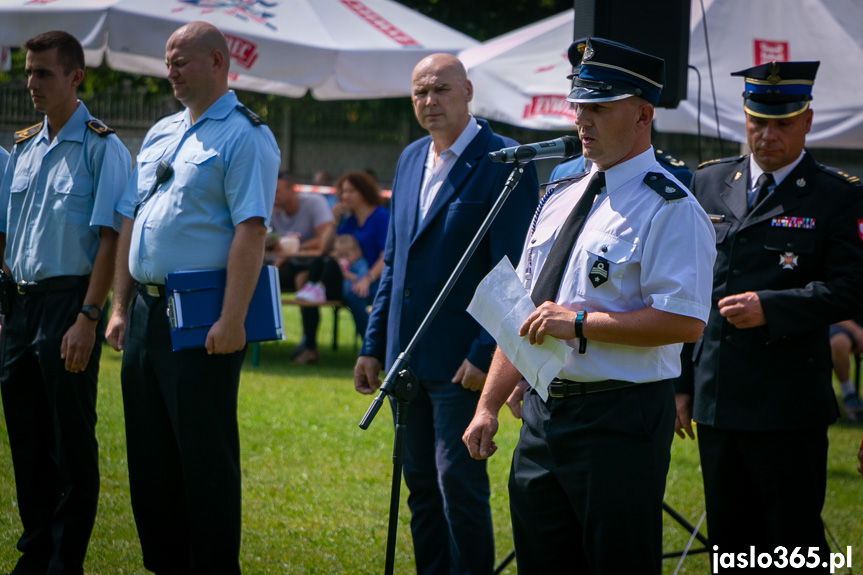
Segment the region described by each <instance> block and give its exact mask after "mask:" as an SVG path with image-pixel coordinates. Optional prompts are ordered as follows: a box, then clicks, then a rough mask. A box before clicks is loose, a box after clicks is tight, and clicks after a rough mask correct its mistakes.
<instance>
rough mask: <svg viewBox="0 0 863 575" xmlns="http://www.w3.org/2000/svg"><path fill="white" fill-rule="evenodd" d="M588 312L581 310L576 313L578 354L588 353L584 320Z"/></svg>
mask: <svg viewBox="0 0 863 575" xmlns="http://www.w3.org/2000/svg"><path fill="white" fill-rule="evenodd" d="M586 317H587V312H586V311H584V310H582V309H580V310H578V311H577V312H575V337H577V338H578V353H584V352H585V351H587V338H586V337H584V319H585V318H586Z"/></svg>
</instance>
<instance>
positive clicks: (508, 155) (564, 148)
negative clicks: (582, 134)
mask: <svg viewBox="0 0 863 575" xmlns="http://www.w3.org/2000/svg"><path fill="white" fill-rule="evenodd" d="M580 152H581V145H580V144H579V140H578V138H575V137H573V136H563V137H562V138H557V139H556V140H548V141H547V142H538V143H536V144H524V145H523V146H513V147H511V148H504V149H502V150H500V151H499V152H491V153H490V154H489V155H488V159H489V160H491V161H492V162H504V163H506V164H511V163H512V162H518V163H520V164H525V163H527V162H530V161H532V160H543V159H545V158H571V157H573V156H576V155H578V154H579V153H580Z"/></svg>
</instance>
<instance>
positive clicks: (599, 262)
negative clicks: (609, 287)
mask: <svg viewBox="0 0 863 575" xmlns="http://www.w3.org/2000/svg"><path fill="white" fill-rule="evenodd" d="M608 268H609V265H608V260H607V259H605V258H603V257H597V258H596V261H595V262H593V266H591V268H590V273H588V274H587V279H589V280H590V283H592V284H593V287H595V288H597V287H599V286H601V285H602V284H604V283H605V282H607V281H608Z"/></svg>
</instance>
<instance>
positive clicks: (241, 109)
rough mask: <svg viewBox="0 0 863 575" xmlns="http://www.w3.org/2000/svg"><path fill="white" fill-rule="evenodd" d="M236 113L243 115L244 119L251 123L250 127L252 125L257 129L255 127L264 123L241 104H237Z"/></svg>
mask: <svg viewBox="0 0 863 575" xmlns="http://www.w3.org/2000/svg"><path fill="white" fill-rule="evenodd" d="M237 111H238V112H240V113H241V114H242V115H244V116H245V117H247V118H248V119H249V121H250V122H251V123H252V125H253V126H256V127H257V126H261V125H263V124H264V123H265V122H264V121H263V120H262V119H261V117H260V116H258V115H257V114H255V113H254V112H253V111H251V110H250V109H248V108H246V107H245V106H243V105H242V104H237Z"/></svg>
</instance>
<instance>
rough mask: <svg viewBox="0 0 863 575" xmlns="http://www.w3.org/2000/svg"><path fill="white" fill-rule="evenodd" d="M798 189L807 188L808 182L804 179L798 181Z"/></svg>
mask: <svg viewBox="0 0 863 575" xmlns="http://www.w3.org/2000/svg"><path fill="white" fill-rule="evenodd" d="M797 187H798V188H805V187H806V180H805V179H803V178H800V179H799V180H797Z"/></svg>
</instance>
